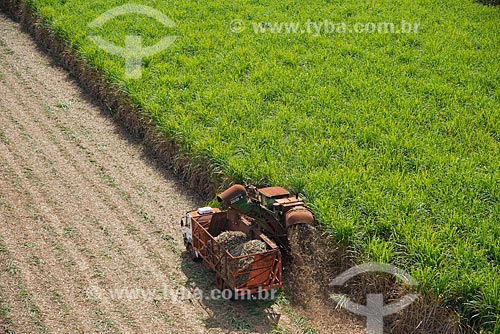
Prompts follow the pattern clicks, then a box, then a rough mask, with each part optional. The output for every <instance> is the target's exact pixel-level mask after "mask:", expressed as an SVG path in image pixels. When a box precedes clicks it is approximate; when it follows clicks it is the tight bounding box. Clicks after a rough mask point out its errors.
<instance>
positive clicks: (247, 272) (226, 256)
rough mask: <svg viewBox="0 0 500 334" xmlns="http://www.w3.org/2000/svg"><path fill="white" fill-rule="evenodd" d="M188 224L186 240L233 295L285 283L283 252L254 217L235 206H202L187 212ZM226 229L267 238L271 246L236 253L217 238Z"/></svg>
mask: <svg viewBox="0 0 500 334" xmlns="http://www.w3.org/2000/svg"><path fill="white" fill-rule="evenodd" d="M186 225H187V229H186V232H185V234H184V241H185V243H186V247H187V249H188V251H189V252H190V254H191V256H192V257H193V259H197V258H201V259H202V260H203V262H204V263H205V264H206V265H207V267H208V268H210V269H211V270H213V271H214V272H215V275H216V284H217V287H218V288H219V289H221V290H225V289H230V290H231V291H232V293H233V294H234V295H233V296H235V297H240V296H242V295H249V294H255V293H258V292H262V291H266V290H274V289H279V288H281V287H282V282H281V275H282V263H281V252H280V250H279V248H278V246H277V245H276V244H275V243H274V241H272V240H271V239H269V238H268V237H267V236H266V235H264V234H263V233H262V231H261V230H260V229H259V228H258V225H257V224H254V223H253V222H252V218H250V217H248V216H245V215H242V214H240V213H238V212H237V211H235V210H231V209H229V210H226V211H220V210H219V209H216V208H200V209H198V210H197V211H192V212H188V213H187V215H186ZM224 231H241V232H243V233H245V234H246V235H247V236H248V237H249V238H250V239H252V240H253V239H258V240H260V241H262V242H264V243H265V244H266V248H267V249H266V250H265V251H263V252H259V253H255V254H250V255H243V256H239V257H234V256H232V255H231V254H230V253H229V252H228V250H227V249H224V248H223V247H222V246H221V244H219V243H218V242H217V240H216V237H217V236H218V235H219V234H221V233H222V232H224Z"/></svg>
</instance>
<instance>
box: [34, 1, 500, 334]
mask: <svg viewBox="0 0 500 334" xmlns="http://www.w3.org/2000/svg"><path fill="white" fill-rule="evenodd" d="M125 3H126V1H116V0H95V1H82V0H31V1H30V4H31V5H32V6H33V8H34V10H35V11H36V12H37V13H39V14H40V15H41V16H42V17H43V18H44V19H45V20H47V22H48V23H49V24H50V26H51V27H52V29H53V30H54V31H55V32H56V33H57V34H58V35H59V36H62V37H63V38H65V39H66V40H67V42H68V44H69V45H70V46H71V47H72V48H73V50H74V51H75V52H76V53H77V54H78V55H79V56H80V57H82V58H83V59H85V60H86V61H87V62H88V63H89V64H91V65H92V66H93V67H95V68H97V69H98V70H100V71H102V73H104V74H105V75H106V76H107V77H108V78H110V79H111V80H113V82H115V83H116V84H118V85H121V86H122V87H123V89H125V90H126V92H127V94H128V95H129V96H130V97H131V98H132V99H133V101H134V102H135V103H136V104H137V105H139V106H140V108H141V109H142V110H143V112H144V115H146V116H147V117H149V118H150V119H151V120H152V122H153V124H154V126H155V127H156V128H157V129H158V130H160V131H161V132H162V133H164V134H165V140H168V139H169V138H175V140H176V141H177V142H179V143H180V144H181V145H182V148H183V149H184V150H185V151H186V152H190V154H192V155H193V156H203V157H209V158H210V159H211V161H213V162H214V169H217V170H216V172H218V173H223V174H225V175H227V176H228V177H230V178H231V179H232V180H234V181H236V182H242V183H246V182H255V183H259V184H273V185H282V186H285V187H289V188H291V189H293V190H295V191H299V192H300V193H302V194H303V195H304V196H305V198H306V200H307V202H308V204H309V205H310V206H311V207H312V208H313V209H314V212H315V215H316V217H317V218H318V220H319V221H320V222H321V223H322V224H323V226H324V227H326V228H327V229H328V231H329V232H330V233H331V234H332V235H334V236H335V237H336V238H338V239H340V240H343V241H345V242H347V243H348V244H350V245H351V246H352V247H353V248H355V249H356V250H357V251H358V252H359V253H360V254H363V256H364V257H366V258H367V259H370V260H376V261H383V262H389V263H394V264H397V265H400V266H403V267H404V268H406V269H407V270H408V271H409V272H410V273H411V275H413V276H414V277H415V278H416V279H417V280H418V281H419V282H420V288H421V289H422V290H423V291H427V292H430V293H432V294H433V295H434V296H436V297H437V298H438V299H439V300H441V301H443V302H444V303H446V304H447V305H451V306H453V307H455V308H456V309H458V310H459V311H460V312H461V314H462V315H463V316H464V317H465V318H467V319H469V320H470V323H472V324H473V325H476V326H478V328H481V330H483V331H485V332H492V333H500V316H499V314H500V279H499V277H500V265H499V262H500V226H499V223H500V57H499V56H500V33H499V32H500V10H499V8H497V7H491V6H484V5H481V4H479V3H476V2H474V1H472V0H441V1H438V0H401V1H389V0H377V1H375V0H365V1H344V0H312V1H302V0H293V1H292V0H282V1H278V2H276V1H269V0H236V1H235V0H231V1H228V0H213V1H204V2H200V1H192V0H185V1H173V0H163V1H159V0H156V1H145V0H135V1H134V3H137V4H143V5H148V6H151V7H152V8H154V9H156V10H158V11H160V12H162V13H163V14H164V15H166V16H167V17H168V18H170V19H171V20H172V21H173V22H175V25H176V26H175V27H165V26H164V25H162V24H161V23H159V22H158V21H156V20H155V19H153V18H148V17H146V16H144V15H135V14H133V15H121V16H119V17H116V18H114V19H112V20H110V21H108V22H107V23H104V24H103V25H102V26H101V27H97V28H96V27H89V26H88V25H89V23H90V22H92V21H93V20H94V19H95V18H97V17H98V16H99V15H101V14H102V13H104V12H106V11H107V10H109V9H112V8H114V7H116V6H119V5H123V4H125ZM311 22H312V23H314V24H315V26H313V25H312V23H311ZM402 22H407V23H411V24H414V23H417V24H418V30H417V31H413V32H411V33H391V32H371V33H369V32H366V31H365V32H360V33H356V32H352V31H351V32H350V31H349V29H352V28H353V27H355V26H356V24H358V23H362V24H364V25H365V26H368V25H367V24H372V23H373V25H375V26H377V25H378V24H379V23H393V24H394V25H395V26H396V27H400V26H401V24H402ZM296 23H299V25H298V27H299V29H298V30H297V31H292V30H293V29H291V28H290V24H292V26H293V24H296ZM321 23H323V24H324V25H325V26H326V25H327V24H328V23H335V24H339V25H338V26H337V27H347V28H346V29H344V28H342V29H335V30H334V31H333V32H332V31H331V29H330V30H329V31H327V29H326V28H325V29H324V30H323V31H321V32H320V33H311V31H308V30H307V29H306V28H307V27H309V29H311V28H314V27H318V26H319V25H320V24H321ZM287 27H288V28H287ZM287 29H288V30H287ZM304 29H306V30H304ZM91 34H93V35H96V36H97V35H99V36H101V37H102V38H104V39H105V40H107V41H108V42H110V43H113V44H116V45H118V46H121V47H125V40H126V36H127V35H140V36H141V38H142V41H141V42H142V43H143V44H144V45H154V44H155V43H158V42H159V41H160V40H161V39H162V38H163V37H164V36H176V39H175V41H174V42H173V43H172V44H171V45H170V46H169V47H168V48H165V49H164V50H163V51H161V52H160V53H158V54H156V55H152V56H148V57H145V58H144V59H143V62H142V76H141V77H140V78H138V79H137V78H129V77H127V76H126V75H125V74H126V72H125V61H124V59H123V58H122V57H119V56H115V55H111V54H109V53H108V52H106V51H104V50H102V49H101V48H99V47H98V46H97V45H96V44H95V43H94V42H93V41H92V40H91V39H90V38H89V35H91Z"/></svg>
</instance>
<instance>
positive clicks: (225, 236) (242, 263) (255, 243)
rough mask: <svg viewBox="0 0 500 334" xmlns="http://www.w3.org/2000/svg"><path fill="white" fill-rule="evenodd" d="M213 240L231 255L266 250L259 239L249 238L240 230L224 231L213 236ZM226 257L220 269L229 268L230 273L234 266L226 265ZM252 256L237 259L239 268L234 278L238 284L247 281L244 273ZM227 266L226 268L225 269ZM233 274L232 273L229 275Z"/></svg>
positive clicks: (251, 260) (251, 261)
mask: <svg viewBox="0 0 500 334" xmlns="http://www.w3.org/2000/svg"><path fill="white" fill-rule="evenodd" d="M215 240H216V241H217V242H218V243H219V244H220V245H221V246H222V247H223V248H224V249H226V250H227V251H228V252H229V254H231V255H232V256H235V257H238V256H245V255H251V254H255V253H260V252H264V251H266V249H267V247H266V244H265V243H264V242H262V241H260V240H251V239H250V237H249V236H247V235H246V234H245V233H243V232H241V231H225V232H222V233H221V234H219V235H218V236H217V237H215ZM227 259H228V258H227V257H224V258H223V261H222V264H221V265H222V271H226V270H229V271H230V272H231V274H232V271H234V268H233V267H232V266H229V267H228V266H227V263H226V261H227ZM253 260H254V259H253V256H248V257H244V258H242V259H239V260H238V265H237V268H239V271H240V273H242V274H240V275H239V276H238V278H237V279H236V284H237V285H238V286H240V285H243V284H245V283H246V282H247V281H248V278H249V274H248V273H244V272H245V271H248V270H249V269H250V268H248V267H249V266H250V265H251V264H252V263H253ZM226 268H227V269H226ZM231 276H233V275H231Z"/></svg>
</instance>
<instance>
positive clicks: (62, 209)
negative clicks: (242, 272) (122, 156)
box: [4, 83, 186, 326]
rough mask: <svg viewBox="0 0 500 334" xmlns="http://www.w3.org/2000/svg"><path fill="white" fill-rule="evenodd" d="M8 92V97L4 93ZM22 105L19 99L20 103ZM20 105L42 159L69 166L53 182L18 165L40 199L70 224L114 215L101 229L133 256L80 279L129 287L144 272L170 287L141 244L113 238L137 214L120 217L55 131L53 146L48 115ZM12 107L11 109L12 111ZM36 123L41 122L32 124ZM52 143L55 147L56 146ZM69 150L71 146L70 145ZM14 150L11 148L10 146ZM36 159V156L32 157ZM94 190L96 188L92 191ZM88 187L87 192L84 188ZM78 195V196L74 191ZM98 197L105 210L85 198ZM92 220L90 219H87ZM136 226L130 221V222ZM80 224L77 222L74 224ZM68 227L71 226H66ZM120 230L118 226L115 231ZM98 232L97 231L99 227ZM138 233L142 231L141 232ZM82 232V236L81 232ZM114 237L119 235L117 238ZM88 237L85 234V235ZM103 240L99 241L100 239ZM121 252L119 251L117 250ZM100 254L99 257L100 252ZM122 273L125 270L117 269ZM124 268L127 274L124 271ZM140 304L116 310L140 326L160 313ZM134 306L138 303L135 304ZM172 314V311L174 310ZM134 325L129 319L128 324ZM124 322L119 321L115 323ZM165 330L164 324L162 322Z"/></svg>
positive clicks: (43, 173) (45, 174)
mask: <svg viewBox="0 0 500 334" xmlns="http://www.w3.org/2000/svg"><path fill="white" fill-rule="evenodd" d="M9 87H10V88H11V94H12V93H13V92H16V93H17V92H19V90H20V89H22V87H16V85H15V84H13V83H11V84H10V85H9ZM4 93H5V92H4ZM18 100H19V99H18ZM4 102H5V101H4ZM20 105H21V107H22V109H23V111H25V112H26V115H24V117H25V120H23V123H24V124H26V125H28V127H29V128H30V136H31V137H32V138H33V142H35V143H42V146H43V154H44V156H45V157H50V159H49V160H48V162H49V163H48V164H49V165H57V166H65V168H64V174H65V175H64V176H63V177H62V178H60V176H59V178H58V177H55V178H52V179H50V178H48V176H50V172H47V171H43V166H41V165H40V164H38V165H37V162H36V161H35V162H33V163H31V164H29V163H28V162H26V161H20V162H19V163H18V165H19V166H18V168H28V169H29V170H31V173H32V174H33V176H32V178H31V180H35V179H38V182H35V183H34V184H32V186H33V187H36V186H37V183H38V185H39V187H40V188H44V189H43V193H41V194H40V195H39V196H37V197H41V198H48V199H50V200H51V201H53V202H54V203H55V205H52V206H54V210H56V211H58V214H59V215H63V216H64V217H67V219H70V221H72V220H73V219H74V218H73V217H74V216H75V217H79V216H86V217H87V216H90V215H89V213H88V211H90V212H92V211H97V212H99V211H108V212H109V213H110V215H109V217H107V218H106V219H104V220H103V222H102V223H99V224H98V225H102V226H101V229H105V234H106V233H109V235H108V236H107V237H109V238H110V239H111V240H115V242H113V241H112V242H111V244H113V243H114V244H115V245H116V244H118V245H119V244H125V245H126V248H127V250H128V251H131V252H132V254H133V255H128V254H127V255H128V256H121V253H125V252H124V251H123V249H122V251H118V252H117V253H116V254H113V255H108V256H109V257H113V261H112V262H110V261H108V263H97V264H96V265H94V269H93V270H92V271H91V270H88V269H89V268H88V266H87V268H86V267H84V268H81V269H83V270H80V271H81V274H82V275H84V274H85V273H87V276H88V273H92V272H93V275H96V272H97V275H98V276H106V279H102V281H110V282H114V283H115V284H120V283H121V284H123V285H124V286H125V287H127V286H128V285H132V287H134V286H133V284H130V282H127V280H130V279H137V280H139V279H138V277H134V276H138V275H136V273H142V275H144V274H146V275H147V276H149V277H148V283H151V284H153V282H154V284H153V286H154V287H156V288H157V289H158V287H161V286H162V285H161V283H162V282H163V284H165V281H166V279H165V277H162V276H161V275H159V274H157V271H158V269H157V268H154V264H152V263H150V262H151V261H150V260H149V259H148V252H147V251H145V250H144V249H143V247H142V245H141V244H140V241H136V240H134V238H135V237H132V236H128V238H126V239H123V236H120V235H118V236H116V235H114V236H112V234H113V233H111V231H113V230H114V231H115V232H116V233H118V234H123V233H122V231H125V229H123V228H121V226H120V223H121V222H127V221H128V220H130V219H129V218H128V217H127V216H131V215H134V213H133V212H128V215H127V214H126V213H123V212H119V211H118V210H117V208H118V207H120V206H121V207H123V205H120V203H119V202H120V201H119V200H117V198H110V196H109V191H107V189H104V190H103V191H104V192H108V196H102V194H101V191H100V190H99V188H102V186H100V185H99V184H97V183H98V182H97V183H96V182H92V180H91V179H90V177H87V175H86V174H87V172H85V171H83V167H82V166H81V165H80V164H79V163H78V162H77V160H76V159H75V158H73V157H72V155H71V154H70V153H68V150H66V149H65V146H63V145H62V143H64V138H61V134H60V133H57V132H53V134H52V136H54V139H55V140H53V141H52V143H50V142H49V141H48V140H47V138H48V137H49V133H48V131H47V130H46V129H43V127H48V126H49V125H48V124H46V121H45V120H44V118H43V117H44V115H43V114H42V115H35V114H32V112H33V111H34V109H32V108H31V107H30V106H26V105H24V103H23V102H22V101H21V102H20ZM10 107H12V106H10ZM10 116H11V117H13V118H15V116H16V115H10ZM35 119H36V122H35V121H33V120H35ZM14 120H15V121H17V122H20V120H19V119H17V120H16V119H14ZM17 137H23V135H22V134H18V136H17ZM14 143H15V144H16V145H17V146H21V147H22V143H20V142H19V141H15V142H14ZM51 144H52V145H51ZM66 145H67V144H66ZM9 146H10V145H9ZM30 149H31V150H32V151H41V150H42V148H41V147H38V148H35V149H33V148H30V147H26V148H25V151H28V150H30ZM29 157H31V155H30V156H29ZM38 169H41V170H42V171H41V172H39V171H38ZM78 179H81V185H79V186H78V187H75V186H74V185H70V184H67V183H68V182H65V183H66V184H61V183H62V181H63V180H73V182H75V181H74V180H78ZM44 185H48V187H45V186H44ZM90 187H91V188H93V189H90ZM82 188H83V189H82ZM75 191H76V192H75ZM78 191H81V192H83V194H82V195H81V196H78V197H77V198H76V202H72V201H66V202H65V200H67V199H68V198H71V197H75V196H76V195H77V193H78ZM92 191H93V193H94V195H96V196H95V197H97V198H95V197H94V198H93V200H94V201H95V200H96V199H97V201H96V202H97V203H101V204H103V205H104V207H95V206H93V205H92V203H93V201H89V200H88V198H83V197H84V194H85V193H92ZM63 202H65V205H64V206H61V205H57V203H63ZM80 208H85V211H87V212H81V210H80ZM88 218H90V217H88ZM48 221H50V222H53V221H55V219H53V218H52V217H51V218H50V219H48ZM130 221H131V220H130ZM113 222H118V224H114V223H113ZM74 223H75V222H73V225H75V224H74ZM82 223H84V222H80V224H76V225H79V227H81V226H82V225H83V224H82ZM66 224H67V223H66ZM54 225H55V226H54V230H56V229H57V226H59V231H58V232H57V233H58V234H59V235H61V234H62V232H61V231H60V230H61V226H60V225H61V224H60V223H55V224H54ZM115 225H116V226H115ZM79 227H75V228H76V229H79V230H81V228H79ZM94 229H95V226H94ZM137 231H139V229H137ZM82 232H83V231H82ZM116 233H115V234H116ZM82 234H83V233H82ZM82 234H80V238H81V239H82V240H81V241H83V247H85V245H89V244H92V242H93V241H95V240H96V239H95V236H92V235H90V236H89V237H84V236H83V235H82ZM97 237H99V236H97ZM65 243H66V244H67V245H66V247H65V249H66V250H67V251H68V252H69V253H73V254H72V258H74V259H75V261H78V260H76V259H78V258H80V257H82V255H83V257H84V254H74V251H73V250H72V249H71V247H73V246H74V245H71V244H68V242H67V241H66V242H65ZM106 248H109V245H108V246H106V245H104V246H103V248H102V249H106ZM82 249H88V247H87V248H82ZM118 250H119V248H118ZM98 253H99V252H98ZM91 255H92V256H98V255H97V254H91ZM118 269H120V270H118ZM124 269H125V270H124ZM152 276H155V277H154V278H155V279H154V280H153V279H152ZM75 277H78V273H77V274H75ZM90 285H91V284H87V287H89V286H90ZM102 285H104V286H105V287H109V288H114V287H115V286H113V285H111V284H106V283H102ZM141 288H147V287H141ZM148 288H151V289H152V288H153V287H148ZM138 302H139V303H140V304H141V305H140V306H141V307H140V308H138V307H137V306H138V305H126V303H123V302H122V303H120V304H121V305H120V307H115V308H114V309H121V310H123V309H125V310H128V312H127V313H128V315H129V316H130V315H131V314H134V315H135V318H134V319H135V321H134V322H135V323H141V322H144V320H145V319H144V316H145V315H148V316H150V315H151V314H155V313H156V312H155V311H156V310H157V309H158V307H154V306H151V305H148V304H149V303H152V302H151V301H145V302H143V303H142V301H138ZM134 304H137V302H136V303H134ZM168 309H169V308H164V310H163V311H165V310H168ZM170 309H172V308H170ZM173 310H182V308H174V309H173ZM185 316H186V314H182V313H181V314H175V316H174V317H173V318H184V317H185ZM154 319H161V317H155V318H154ZM129 321H130V319H129ZM116 322H119V321H116ZM161 325H162V324H161V323H152V324H151V326H161ZM163 326H165V324H164V323H163Z"/></svg>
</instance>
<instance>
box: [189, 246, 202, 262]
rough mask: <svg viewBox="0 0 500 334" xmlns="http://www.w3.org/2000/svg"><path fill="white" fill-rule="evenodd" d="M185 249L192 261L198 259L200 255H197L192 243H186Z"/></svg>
mask: <svg viewBox="0 0 500 334" xmlns="http://www.w3.org/2000/svg"><path fill="white" fill-rule="evenodd" d="M186 249H187V251H188V253H189V257H191V260H193V261H194V262H198V261H199V260H200V257H199V256H198V254H197V253H196V251H195V249H194V247H193V245H192V244H191V243H190V242H189V243H188V244H187V245H186Z"/></svg>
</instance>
